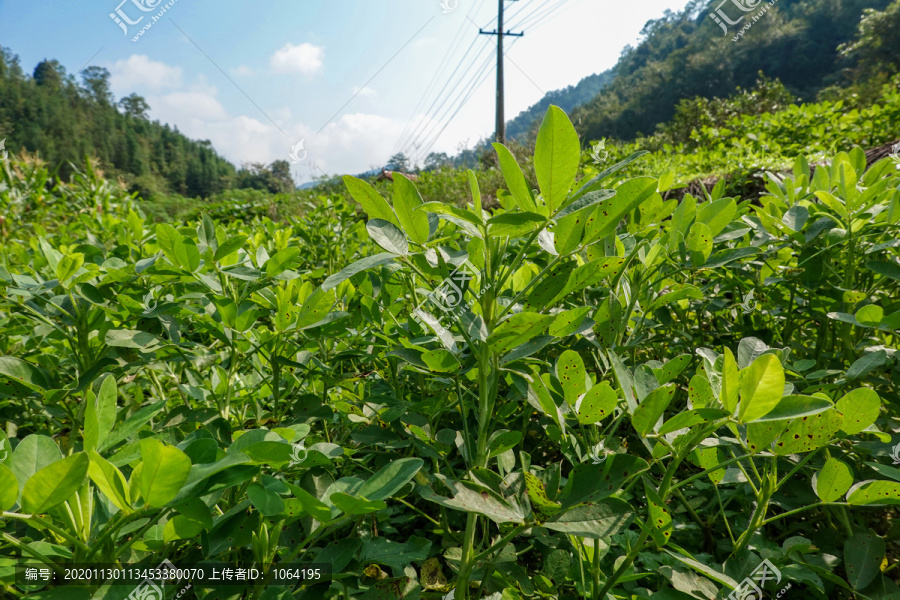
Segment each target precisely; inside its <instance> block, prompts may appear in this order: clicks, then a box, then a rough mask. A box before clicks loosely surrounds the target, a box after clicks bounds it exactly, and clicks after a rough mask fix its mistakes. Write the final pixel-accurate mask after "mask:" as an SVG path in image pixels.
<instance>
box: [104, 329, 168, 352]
mask: <svg viewBox="0 0 900 600" xmlns="http://www.w3.org/2000/svg"><path fill="white" fill-rule="evenodd" d="M104 341H105V342H106V344H107V345H108V346H113V347H116V348H134V349H135V350H147V351H148V352H149V351H151V350H152V349H154V348H155V347H156V346H159V344H160V343H161V342H162V340H161V339H160V338H158V337H156V336H155V335H153V334H152V333H149V332H147V331H140V330H137V329H110V330H109V331H107V332H106V337H105V338H104Z"/></svg>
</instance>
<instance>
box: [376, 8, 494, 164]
mask: <svg viewBox="0 0 900 600" xmlns="http://www.w3.org/2000/svg"><path fill="white" fill-rule="evenodd" d="M483 3H484V0H478V2H476V3H475V4H473V5H472V7H471V8H470V9H469V12H468V14H467V17H468V16H469V15H471V14H472V13H474V12H476V11H477V10H478V9H479V8H480V7H481V5H482V4H483ZM465 28H466V20H463V21H462V23H460V26H459V29H458V30H457V31H456V35H455V36H454V38H453V41H452V42H450V45H449V47H448V50H447V52H446V53H445V54H444V57H443V59H442V60H441V62H440V64H439V65H438V67H437V68H436V69H435V70H434V75H433V76H432V78H431V81H430V82H429V83H428V86H427V87H426V88H425V91H424V92H423V93H422V96H421V98H419V102H418V103H417V104H416V108H415V109H414V110H413V112H412V114H411V116H410V118H409V120H408V121H407V122H406V125H405V126H404V128H403V131H402V132H401V133H400V136H399V137H398V138H397V141H396V142H395V144H394V151H395V152H396V151H397V150H399V149H400V148H402V146H403V144H404V143H405V141H406V136H407V134H408V133H409V131H410V128H411V127H412V124H413V121H414V120H415V118H416V115H418V114H419V110H420V109H421V108H422V106H423V105H424V104H425V102H426V98H428V97H429V94H431V92H432V90H434V88H435V84H436V83H437V82H438V81H440V79H441V77H442V75H443V73H445V72H446V70H447V68H448V66H449V65H450V60H448V59H449V58H450V57H451V56H453V55H454V53H455V52H456V50H457V48H458V47H459V43H460V42H461V41H462V40H463V39H464V38H463V36H462V33H463V31H464V30H465ZM472 46H474V41H473V42H472V44H471V45H470V46H469V48H468V49H467V50H466V54H465V55H463V58H462V59H461V60H460V61H458V62H457V67H458V66H459V64H460V63H461V62H463V61H465V58H466V56H468V54H469V52H471V50H472Z"/></svg>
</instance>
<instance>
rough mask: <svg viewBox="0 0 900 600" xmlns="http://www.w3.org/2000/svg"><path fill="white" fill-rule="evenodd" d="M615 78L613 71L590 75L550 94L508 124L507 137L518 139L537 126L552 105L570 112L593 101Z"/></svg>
mask: <svg viewBox="0 0 900 600" xmlns="http://www.w3.org/2000/svg"><path fill="white" fill-rule="evenodd" d="M614 78H615V73H614V71H613V70H609V71H604V72H603V73H596V74H594V75H588V76H587V77H585V78H584V79H582V80H581V81H579V82H578V83H577V84H576V85H570V86H568V87H566V88H564V89H561V90H554V91H552V92H548V93H547V95H546V96H544V97H543V98H541V100H540V101H539V102H537V103H535V104H533V105H532V106H530V107H529V108H528V109H527V110H523V111H522V112H520V113H519V114H518V115H517V116H516V118H515V119H513V120H512V121H509V122H508V123H507V124H506V135H507V137H509V138H513V139H518V138H521V137H523V136H524V135H525V134H527V133H529V131H530V130H531V129H532V128H533V127H535V126H536V123H537V122H538V120H539V119H541V118H542V117H543V116H544V114H545V113H546V112H547V109H548V108H550V105H551V104H555V105H556V106H558V107H560V108H562V109H563V110H565V111H566V112H570V111H572V110H574V109H576V108H578V107H579V106H581V105H583V104H587V103H588V102H590V101H591V100H593V99H594V98H595V97H596V96H597V94H599V93H600V91H601V90H602V89H603V88H605V87H606V86H607V85H609V83H610V82H611V81H612V80H613V79H614Z"/></svg>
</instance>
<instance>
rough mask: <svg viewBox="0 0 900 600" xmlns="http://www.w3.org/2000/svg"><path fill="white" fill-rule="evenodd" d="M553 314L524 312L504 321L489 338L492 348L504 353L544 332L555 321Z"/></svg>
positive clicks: (488, 341) (498, 352)
mask: <svg viewBox="0 0 900 600" xmlns="http://www.w3.org/2000/svg"><path fill="white" fill-rule="evenodd" d="M554 319H555V317H553V316H552V315H542V314H538V313H532V312H523V313H519V314H516V315H513V316H512V317H510V318H509V319H507V320H506V321H503V322H502V323H501V324H500V325H499V326H498V327H497V328H496V329H495V330H494V333H492V334H491V335H490V336H489V337H488V340H487V343H488V345H489V346H490V347H491V350H493V351H494V352H496V353H497V354H503V353H505V352H508V351H509V350H512V349H513V348H516V347H518V346H521V345H522V344H524V343H525V342H527V341H528V340H530V339H532V338H534V337H537V336H539V335H541V334H542V333H544V331H546V330H547V328H548V327H549V326H550V323H552V322H553V320H554Z"/></svg>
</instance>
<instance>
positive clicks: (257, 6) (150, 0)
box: [0, 0, 686, 181]
mask: <svg viewBox="0 0 900 600" xmlns="http://www.w3.org/2000/svg"><path fill="white" fill-rule="evenodd" d="M120 2H122V0H80V1H79V2H77V3H76V2H65V3H62V2H60V3H46V2H31V1H28V0H0V45H3V46H5V47H8V48H10V49H11V50H12V51H13V52H14V53H16V54H18V55H19V57H20V59H21V62H22V66H23V68H24V69H25V70H26V71H28V72H30V71H31V70H33V68H34V66H35V65H36V64H37V63H38V62H39V61H41V60H42V59H44V58H48V59H57V60H59V61H60V62H61V63H62V64H63V65H64V66H65V67H66V69H67V70H68V72H69V73H76V72H78V70H79V69H81V68H82V67H84V66H85V65H87V64H90V65H98V66H102V67H105V68H107V69H109V70H110V72H111V73H112V86H113V92H114V94H115V96H116V98H120V97H122V96H125V95H127V94H129V93H131V92H137V93H139V94H141V95H142V96H144V97H145V98H146V99H147V100H148V102H149V104H150V106H151V112H150V115H151V118H153V119H158V120H160V121H163V122H167V123H170V124H172V125H175V126H177V127H178V129H179V130H180V131H182V132H183V133H185V134H187V135H188V136H190V137H192V138H196V139H209V140H211V141H212V143H213V145H214V147H215V148H216V149H217V150H218V151H219V152H220V153H221V154H222V155H224V156H225V157H226V158H227V159H229V160H230V161H232V162H234V163H235V164H236V165H240V164H242V163H245V162H263V163H268V162H271V161H273V160H277V159H282V158H283V159H288V157H289V153H290V151H291V148H292V146H294V145H295V144H296V143H297V142H299V141H300V140H303V142H304V144H303V147H304V150H305V152H306V159H305V160H304V161H303V162H301V163H299V164H298V165H296V166H295V167H294V172H295V176H296V178H297V179H298V181H304V180H308V179H309V177H310V175H311V173H313V172H317V173H318V174H321V172H327V173H345V172H349V173H355V172H360V171H364V170H366V169H369V168H371V167H374V166H378V165H381V164H383V163H384V162H386V160H387V158H388V157H389V156H390V155H391V154H392V153H393V152H395V151H397V150H405V151H406V152H407V153H409V154H411V155H414V156H416V157H417V158H419V159H420V162H421V159H422V158H423V157H424V155H425V153H426V152H427V151H428V150H433V151H442V152H447V153H448V154H454V153H455V152H456V151H457V149H459V148H460V147H462V146H465V145H466V143H468V144H469V145H470V146H471V145H474V144H475V143H476V142H477V141H478V140H479V139H481V138H482V137H484V136H487V135H490V134H491V132H492V131H493V128H494V82H495V80H494V63H495V59H493V58H491V57H492V56H496V48H495V46H493V43H492V41H491V40H492V39H494V38H489V37H488V36H479V35H478V29H479V27H484V28H486V29H488V30H490V29H494V28H495V27H496V16H497V2H496V1H495V0H390V1H382V2H373V1H364V0H340V1H335V0H330V1H325V0H269V1H268V2H258V1H257V2H246V1H239V0H218V1H217V2H213V1H212V0H125V2H124V3H122V4H120ZM169 3H172V6H170V7H168V8H165V13H164V14H163V15H162V17H161V18H160V19H159V20H158V21H157V22H155V23H153V24H152V26H151V27H150V28H148V29H146V30H145V31H144V33H143V35H141V36H140V37H139V38H138V39H137V41H136V42H135V41H132V38H133V37H134V36H135V35H136V34H137V33H138V31H140V30H141V28H142V27H144V26H146V25H147V24H148V23H150V22H151V18H152V17H153V16H154V15H158V14H159V13H160V12H161V11H162V10H164V7H166V6H167V5H168V4H169ZM442 3H443V6H442ZM685 4H686V0H641V1H640V2H635V1H631V2H625V1H623V0H519V1H518V2H512V1H510V2H507V4H506V7H507V8H506V14H507V22H506V26H507V27H509V26H513V27H514V29H515V30H516V31H518V30H519V28H518V27H517V25H519V24H521V25H523V26H524V31H525V37H524V38H507V42H506V43H507V44H508V48H507V50H508V53H507V59H508V60H507V63H506V75H507V78H506V115H507V119H510V118H512V117H514V116H515V115H516V114H517V113H518V112H519V111H521V110H523V109H525V108H527V107H528V106H530V105H531V104H533V103H534V102H536V101H538V100H539V99H540V98H541V97H542V96H543V95H544V93H545V92H548V91H551V90H555V89H559V88H562V87H566V86H568V85H572V84H575V83H577V82H578V81H579V80H580V79H581V78H583V77H586V76H588V75H591V74H593V73H598V72H601V71H603V70H606V69H608V68H609V67H611V66H613V65H614V64H615V63H616V60H617V59H618V57H619V55H620V53H621V51H622V49H623V48H624V46H625V45H626V44H629V43H630V44H634V43H635V42H636V41H637V40H638V38H639V32H640V30H641V29H642V28H643V26H644V24H645V23H646V22H647V21H648V20H650V19H653V18H657V17H659V16H661V15H662V14H663V13H664V11H665V10H666V9H671V10H681V9H682V8H683V7H684V5H685ZM139 5H140V6H139ZM117 9H118V15H119V17H120V20H121V18H122V17H123V16H124V18H125V19H126V20H130V21H132V22H134V21H138V20H139V19H140V21H139V22H137V23H136V24H134V25H126V26H127V29H128V34H127V35H126V34H125V33H124V32H123V30H122V29H121V28H120V26H119V25H117V24H116V22H115V21H114V20H113V19H112V18H111V17H110V14H111V13H116V11H117ZM445 11H446V12H445ZM141 17H143V18H141ZM510 44H511V45H510ZM463 59H464V60H463ZM457 66H458V67H459V68H458V69H457ZM482 67H484V70H482ZM220 69H221V70H220ZM454 69H456V75H455V77H451V75H452V72H453V70H454ZM479 74H481V76H480V77H476V76H477V75H479ZM448 82H449V83H448ZM367 83H368V85H366V84H367ZM445 84H447V85H446V88H445V87H444V86H445ZM442 90H443V93H441V92H442ZM426 92H428V94H427V95H426ZM451 92H453V93H451ZM463 99H467V102H466V103H465V104H462V100H463ZM345 105H346V106H345ZM342 107H343V108H342ZM428 109H431V110H430V111H429V110H428ZM339 110H340V112H339ZM335 113H337V114H335ZM454 114H455V116H453V118H452V119H450V117H451V116H452V115H454ZM416 145H418V148H416ZM298 154H299V156H303V153H302V152H299V153H298Z"/></svg>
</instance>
